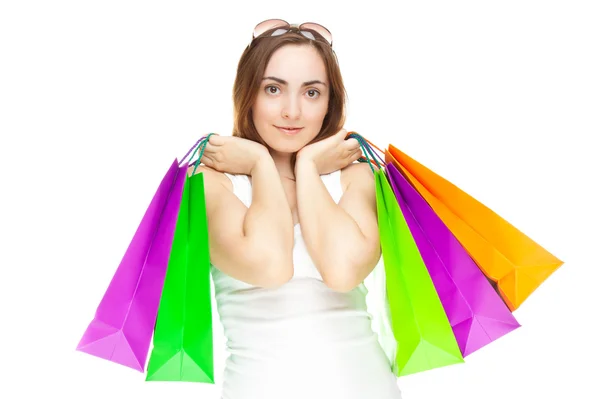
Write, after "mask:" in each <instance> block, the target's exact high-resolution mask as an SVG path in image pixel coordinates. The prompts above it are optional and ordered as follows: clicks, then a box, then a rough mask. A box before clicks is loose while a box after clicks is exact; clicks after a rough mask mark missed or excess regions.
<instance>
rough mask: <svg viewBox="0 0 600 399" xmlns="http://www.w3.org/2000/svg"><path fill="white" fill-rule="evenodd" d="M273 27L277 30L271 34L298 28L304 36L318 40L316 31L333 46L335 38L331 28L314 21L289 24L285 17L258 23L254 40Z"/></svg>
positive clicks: (281, 33) (253, 34)
mask: <svg viewBox="0 0 600 399" xmlns="http://www.w3.org/2000/svg"><path fill="white" fill-rule="evenodd" d="M271 29H275V30H274V31H273V33H271V35H270V36H281V35H283V34H284V33H287V32H289V31H291V30H296V31H298V32H300V33H301V34H302V35H303V36H304V37H306V38H308V39H311V40H317V37H316V36H315V33H316V34H317V35H318V36H320V37H321V38H323V39H324V40H325V41H326V42H327V43H329V45H330V46H333V38H332V36H331V32H329V30H328V29H327V28H325V27H324V26H322V25H319V24H317V23H314V22H305V23H303V24H300V25H296V24H289V23H288V22H286V21H284V20H283V19H267V20H266V21H263V22H261V23H259V24H258V25H256V27H255V28H254V32H253V33H252V41H254V39H256V38H257V37H259V36H260V35H262V34H264V33H265V32H267V31H269V30H271ZM250 43H252V42H250Z"/></svg>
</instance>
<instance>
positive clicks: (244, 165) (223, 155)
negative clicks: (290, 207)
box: [200, 134, 270, 176]
mask: <svg viewBox="0 0 600 399" xmlns="http://www.w3.org/2000/svg"><path fill="white" fill-rule="evenodd" d="M266 155H269V151H268V150H267V147H265V146H264V145H262V144H260V143H257V142H255V141H252V140H248V139H243V138H240V137H234V136H225V137H223V136H219V135H217V134H213V135H212V136H210V138H209V139H208V143H207V144H206V148H205V149H204V154H202V158H201V159H200V163H202V164H204V165H206V166H209V167H211V168H213V169H214V170H217V171H219V172H226V173H230V174H234V175H248V176H249V175H250V174H251V172H252V169H253V168H254V165H256V163H257V161H258V160H259V159H261V157H263V156H266ZM269 156H270V155H269Z"/></svg>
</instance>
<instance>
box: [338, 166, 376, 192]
mask: <svg viewBox="0 0 600 399" xmlns="http://www.w3.org/2000/svg"><path fill="white" fill-rule="evenodd" d="M340 180H341V182H342V188H343V189H344V192H345V191H346V189H347V188H348V186H349V185H350V183H353V182H356V181H373V180H374V175H373V171H372V170H371V167H370V166H369V164H367V163H365V162H353V163H351V164H350V165H348V166H346V167H345V168H343V169H341V176H340Z"/></svg>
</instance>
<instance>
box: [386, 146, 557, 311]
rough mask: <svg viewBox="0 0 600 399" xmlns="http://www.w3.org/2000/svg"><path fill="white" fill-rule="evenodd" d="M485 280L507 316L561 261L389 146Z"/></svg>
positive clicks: (389, 156)
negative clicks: (505, 306) (502, 301)
mask: <svg viewBox="0 0 600 399" xmlns="http://www.w3.org/2000/svg"><path fill="white" fill-rule="evenodd" d="M385 161H386V162H388V163H390V162H391V163H393V164H394V165H395V166H396V167H397V168H398V170H399V171H401V172H402V173H403V174H404V175H405V176H406V178H407V179H408V180H409V181H410V183H411V184H412V185H413V186H414V187H415V189H416V190H417V191H418V192H419V194H420V195H421V196H422V197H423V198H425V200H426V201H427V202H428V203H429V205H430V206H431V207H432V208H433V210H434V211H435V213H436V214H437V215H438V216H439V217H440V218H441V219H442V221H443V222H444V224H445V225H446V226H447V227H448V228H449V229H450V230H451V231H452V233H453V234H454V236H455V237H456V238H457V239H458V240H459V241H460V243H461V244H462V246H463V247H464V248H465V249H466V250H467V251H468V252H469V254H470V255H471V257H472V258H473V260H474V261H475V262H476V263H477V265H478V266H479V268H480V269H481V270H482V271H483V273H484V274H485V275H486V276H487V277H488V278H489V279H490V280H491V282H492V283H493V284H494V285H495V288H496V289H497V290H498V293H499V294H500V296H501V297H502V299H503V300H504V302H505V303H506V305H507V306H508V307H509V309H510V310H511V311H514V310H516V309H517V308H519V306H521V304H522V303H523V302H524V301H525V300H526V299H527V298H528V297H529V296H530V295H531V294H532V293H533V292H534V291H535V290H536V289H537V288H538V287H539V286H540V285H541V284H542V283H543V282H544V281H545V280H546V279H547V278H548V277H549V276H550V275H551V274H552V273H554V271H556V270H557V269H558V268H559V267H560V266H561V265H562V264H563V262H562V261H561V260H559V259H558V258H557V257H555V256H554V255H552V254H551V253H549V252H548V251H547V250H546V249H544V248H543V247H541V246H540V245H539V244H537V243H536V242H534V241H533V240H532V239H531V238H529V237H528V236H526V235H525V234H524V233H522V232H521V231H519V230H518V229H517V228H515V227H514V226H513V225H511V224H510V223H509V222H507V221H506V220H504V219H503V218H502V217H500V216H499V215H498V214H496V213H494V212H493V211H492V210H491V209H489V208H488V207H486V206H485V205H483V204H482V203H480V202H478V201H477V200H476V199H474V198H473V197H471V196H470V195H469V194H467V193H465V192H464V191H462V190H461V189H459V188H458V187H456V186H455V185H454V184H452V183H450V182H449V181H447V180H445V179H444V178H442V177H441V176H439V175H437V174H435V173H434V172H432V171H431V170H430V169H428V168H426V167H425V166H423V165H421V164H420V163H418V162H417V161H415V160H414V159H412V158H410V157H409V156H408V155H406V154H404V153H403V152H402V151H400V150H399V149H398V148H396V147H394V146H393V145H389V148H388V150H387V151H386V152H385Z"/></svg>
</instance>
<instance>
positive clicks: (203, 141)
mask: <svg viewBox="0 0 600 399" xmlns="http://www.w3.org/2000/svg"><path fill="white" fill-rule="evenodd" d="M214 134H217V133H209V134H208V135H207V136H204V137H202V138H201V139H200V140H198V141H197V142H196V144H195V145H194V147H192V148H191V149H190V150H189V151H188V153H187V154H186V155H185V157H184V158H186V157H187V156H188V154H189V153H190V152H191V151H192V150H194V152H193V153H192V156H191V157H190V160H191V159H194V155H196V152H197V151H198V149H200V147H202V150H201V151H200V154H199V155H198V159H197V160H196V161H195V162H193V163H192V162H191V161H190V163H189V164H188V166H192V164H193V165H194V170H193V171H192V176H194V175H195V174H196V169H198V166H199V165H200V160H201V159H202V155H203V154H204V150H205V149H206V145H207V144H208V140H209V139H210V136H212V135H214Z"/></svg>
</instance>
